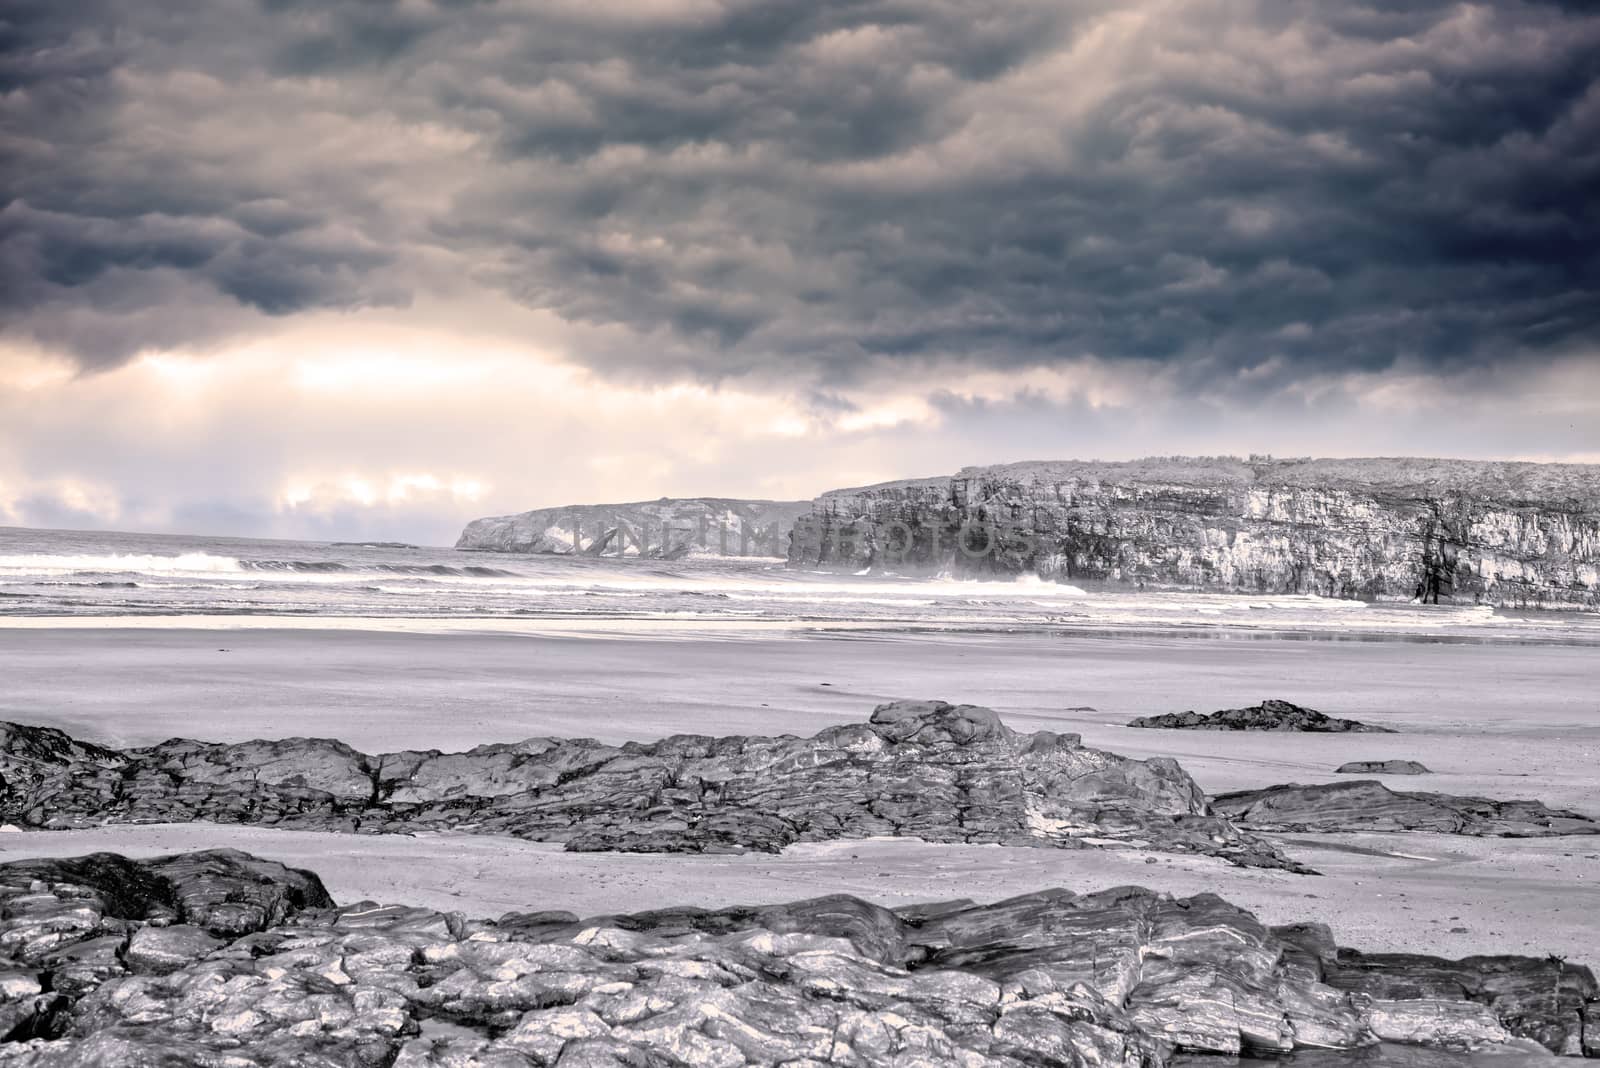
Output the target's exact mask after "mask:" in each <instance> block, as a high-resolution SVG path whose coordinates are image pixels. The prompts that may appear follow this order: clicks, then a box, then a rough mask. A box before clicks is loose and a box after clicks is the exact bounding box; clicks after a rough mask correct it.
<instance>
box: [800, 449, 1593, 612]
mask: <svg viewBox="0 0 1600 1068" xmlns="http://www.w3.org/2000/svg"><path fill="white" fill-rule="evenodd" d="M789 562H790V564H791V565H795V566H801V567H808V568H814V567H825V568H838V569H841V570H849V571H858V570H861V569H862V568H867V567H872V568H882V569H885V570H892V571H897V572H903V573H930V572H932V573H940V572H948V573H950V574H954V575H961V576H975V577H988V578H1006V577H1012V576H1016V575H1020V574H1037V575H1040V576H1043V577H1045V578H1049V579H1058V580H1060V581H1063V582H1071V583H1077V584H1092V583H1109V584H1113V585H1120V586H1134V587H1141V588H1143V587H1147V586H1148V587H1175V588H1185V589H1198V590H1216V591H1228V592H1244V593H1313V594H1318V595H1321V596H1325V597H1342V598H1358V599H1363V600H1401V601H1409V600H1413V599H1420V600H1424V601H1428V602H1449V601H1454V602H1457V603H1461V602H1465V603H1468V604H1472V603H1479V602H1481V603H1484V604H1492V605H1516V606H1524V605H1527V606H1534V605H1538V606H1552V607H1572V608H1597V607H1600V466H1597V465H1578V464H1528V463H1481V462H1474V461H1465V460H1412V459H1371V460H1273V459H1251V460H1249V461H1245V460H1239V459H1235V458H1230V457H1219V458H1209V459H1207V458H1201V459H1184V458H1172V459H1151V460H1136V461H1131V462H1127V463H1093V462H1087V463H1085V462H1063V463H1022V464H1008V465H1004V466H999V467H971V468H966V469H964V470H962V471H961V472H960V473H958V474H956V475H954V476H951V477H947V478H930V479H920V480H913V481H906V482H889V483H884V484H882V485H877V486H866V487H863V488H860V489H847V490H835V491H833V492H830V493H826V494H823V495H822V496H821V497H819V498H817V500H816V501H815V502H814V504H813V506H812V509H811V512H810V513H809V514H808V515H805V516H803V517H801V518H800V519H799V520H798V521H797V522H796V524H795V528H794V535H793V538H792V539H791V542H790V546H789Z"/></svg>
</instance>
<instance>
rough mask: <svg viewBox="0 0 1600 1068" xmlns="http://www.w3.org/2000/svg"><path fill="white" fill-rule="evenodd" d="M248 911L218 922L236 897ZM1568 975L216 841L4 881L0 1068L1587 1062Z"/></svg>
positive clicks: (998, 911)
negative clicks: (338, 858) (436, 908)
mask: <svg viewBox="0 0 1600 1068" xmlns="http://www.w3.org/2000/svg"><path fill="white" fill-rule="evenodd" d="M225 905H226V906H237V907H227V908H225V907H223V906H225ZM1596 995H1597V988H1596V985H1595V981H1594V977H1593V976H1592V975H1591V974H1590V972H1589V971H1588V969H1586V968H1582V967H1578V966H1575V965H1570V964H1566V963H1564V962H1561V961H1557V960H1540V959H1534V958H1527V957H1476V958H1469V959H1467V960H1462V961H1445V960H1441V959H1437V958H1431V957H1418V956H1405V955H1394V954H1390V955H1363V954H1359V953H1355V952H1353V951H1350V950H1343V949H1339V948H1337V947H1336V946H1335V944H1334V940H1333V937H1332V935H1331V934H1330V932H1329V931H1328V929H1327V928H1325V927H1322V926H1320V925H1316V924H1300V925H1295V926H1291V927H1278V928H1268V927H1266V926H1264V925H1262V924H1261V923H1260V922H1259V921H1258V920H1256V918H1255V917H1254V916H1253V915H1251V914H1250V913H1248V912H1246V911H1244V910H1242V909H1239V908H1236V907H1234V906H1232V905H1230V904H1228V903H1227V902H1226V901H1223V900H1222V899H1220V898H1218V897H1215V896H1214V895H1209V894H1203V895H1199V896H1196V897H1192V898H1188V899H1182V900H1175V899H1173V898H1171V897H1168V896H1165V895H1161V894H1157V893H1155V892H1152V891H1150V890H1145V889H1142V888H1138V887H1122V888H1118V889H1114V890H1106V891H1102V892H1099V893H1093V894H1085V895H1074V894H1072V893H1071V892H1069V891H1065V890H1047V891H1042V892H1039V893H1034V894H1028V895H1025V896H1022V897H1016V898H1012V899H1010V900H1007V901H1002V902H998V903H994V904H989V905H975V904H973V903H971V902H968V901H955V902H945V903H940V904H930V905H915V906H908V907H903V908H899V909H893V910H891V909H885V908H882V907H879V906H877V905H873V904H870V903H868V902H865V901H862V900H859V899H857V898H853V897H847V896H835V897H826V898H818V899H814V900H809V901H798V902H794V903H791V904H787V905H775V906H763V907H750V908H726V909H717V910H702V909H693V908H670V909H662V910H658V911H654V912H648V913H639V914H634V915H629V916H602V917H593V918H589V919H583V920H580V919H578V918H577V917H575V916H572V915H570V914H563V913H551V912H543V913H513V914H510V915H507V916H505V917H502V918H501V919H500V920H499V921H498V922H488V921H478V920H468V919H465V918H464V917H462V916H461V915H459V914H456V913H438V912H431V911H428V910H424V909H415V908H407V907H403V906H394V905H389V906H385V905H375V904H373V903H370V902H362V903H359V904H354V905H349V906H345V907H336V906H334V905H333V903H332V902H331V901H329V900H328V898H327V895H326V893H325V892H323V890H322V888H321V884H320V883H319V882H318V881H317V879H316V877H315V876H314V875H311V874H310V873H308V872H303V871H296V870H294V869H290V868H286V867H284V866H282V865H279V864H276V863H273V862H271V861H265V860H260V859H258V858H255V857H251V856H249V855H247V854H243V853H238V852H235V851H229V850H217V851H210V852H206V853H193V854H185V855H180V856H174V857H166V858H161V859H157V860H152V861H144V862H133V861H128V860H125V859H124V858H122V857H118V856H115V855H111V854H96V855H94V856H90V857H83V858H78V859H76V860H70V861H48V860H47V861H30V862H27V863H16V864H5V865H0V1011H3V1012H4V1019H5V1028H6V1030H5V1034H4V1038H5V1041H0V1063H4V1064H16V1065H29V1066H41V1068H42V1066H51V1068H54V1066H78V1065H85V1064H104V1065H119V1066H124V1065H125V1066H134V1068H139V1066H151V1068H153V1066H157V1065H160V1066H165V1068H187V1066H224V1065H226V1066H230V1068H253V1066H263V1068H265V1066H284V1068H287V1066H291V1065H293V1066H300V1068H306V1066H319V1068H320V1066H329V1068H331V1066H336V1065H337V1066H352V1065H354V1066H368V1065H370V1066H383V1065H395V1066H397V1068H445V1066H452V1068H464V1066H468V1065H474V1066H497V1068H534V1066H548V1065H560V1066H564V1068H580V1066H598V1065H611V1066H620V1065H649V1066H673V1065H694V1066H702V1065H703V1066H712V1065H718V1066H728V1068H734V1066H740V1065H779V1064H784V1065H804V1064H821V1063H833V1064H841V1065H859V1066H863V1068H865V1066H870V1065H885V1064H887V1065H905V1066H910V1065H930V1064H941V1065H943V1064H954V1065H968V1066H971V1068H980V1066H985V1065H999V1066H1019V1068H1020V1066H1022V1065H1032V1066H1041V1065H1070V1066H1077V1065H1086V1064H1093V1065H1116V1066H1124V1068H1162V1066H1163V1065H1166V1064H1167V1063H1168V1062H1169V1061H1170V1059H1171V1058H1172V1057H1173V1056H1174V1055H1175V1054H1176V1053H1178V1052H1180V1051H1184V1050H1193V1051H1209V1052H1217V1053H1240V1052H1244V1053H1272V1052H1282V1051H1288V1050H1294V1049H1333V1050H1341V1049H1357V1048H1362V1047H1365V1046H1369V1045H1371V1044H1372V1043H1374V1042H1375V1041H1378V1040H1379V1039H1383V1040H1387V1041H1391V1042H1403V1043H1416V1044H1420V1045H1426V1046H1431V1047H1436V1048H1448V1049H1475V1048H1479V1047H1485V1046H1498V1045H1502V1044H1505V1043H1515V1042H1519V1041H1520V1042H1522V1043H1524V1044H1525V1045H1526V1044H1532V1043H1537V1044H1539V1045H1542V1046H1544V1047H1545V1048H1547V1049H1549V1050H1552V1051H1556V1052H1563V1053H1580V1052H1589V1053H1592V1054H1593V1053H1600V1012H1597V1009H1596V1003H1595V998H1596Z"/></svg>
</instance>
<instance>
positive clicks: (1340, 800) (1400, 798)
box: [1211, 779, 1600, 838]
mask: <svg viewBox="0 0 1600 1068" xmlns="http://www.w3.org/2000/svg"><path fill="white" fill-rule="evenodd" d="M1211 807H1212V810H1213V811H1214V812H1217V813H1220V814H1222V815H1226V816H1228V817H1230V818H1231V819H1233V821H1234V822H1235V823H1237V824H1239V825H1240V826H1241V827H1249V828H1251V829H1253V830H1258V831H1437V832H1439V833H1442V834H1469V835H1476V836H1478V837H1485V838H1545V837H1549V836H1552V835H1562V834H1600V822H1597V821H1595V820H1592V819H1590V818H1589V817H1588V816H1584V815H1582V814H1580V813H1577V812H1566V811H1563V810H1561V809H1553V808H1546V807H1545V806H1544V804H1542V803H1541V802H1538V801H1493V800H1490V799H1489V798H1487V797H1456V796H1453V795H1451V794H1428V793H1406V792H1402V791H1399V790H1391V789H1389V788H1388V787H1387V786H1385V785H1383V783H1381V782H1378V781H1377V780H1376V779H1361V780H1359V781H1356V782H1333V783H1326V784H1323V785H1320V786H1300V785H1297V784H1291V785H1288V786H1269V787H1267V788H1266V789H1264V790H1243V791H1240V792H1238V793H1231V794H1222V795H1221V796H1219V797H1214V798H1212V799H1211Z"/></svg>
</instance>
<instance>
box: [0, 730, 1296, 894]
mask: <svg viewBox="0 0 1600 1068" xmlns="http://www.w3.org/2000/svg"><path fill="white" fill-rule="evenodd" d="M0 819H4V820H5V821H7V822H10V823H12V824H15V825H18V826H21V827H27V828H50V829H69V828H74V827H84V826H91V825H100V824H103V823H106V822H112V823H126V822H147V823H149V822H190V821H194V820H208V821H212V822H217V823H248V824H262V825H270V826H278V827H290V828H299V829H307V830H328V831H359V832H363V833H381V832H391V831H392V832H408V831H418V830H455V831H464V832H476V833H482V834H506V835H513V836H515V837H518V838H524V839H530V840H533V841H543V842H562V843H565V844H566V847H567V848H568V849H571V850H619V851H629V852H696V853H698V852H718V851H727V852H738V851H743V850H763V851H768V852H776V851H779V850H781V849H782V848H783V847H785V846H787V845H791V844H793V843H795V842H815V841H826V840H830V839H838V838H863V837H870V836H876V835H895V836H907V837H917V838H921V839H924V840H926V841H930V842H966V843H999V844H1006V845H1032V846H1053V847H1060V848H1076V847H1082V846H1087V845H1126V846H1137V847H1142V848H1149V849H1154V850H1160V851H1165V852H1172V853H1199V854H1206V855H1211V856H1218V857H1222V858H1225V859H1227V860H1229V861H1231V862H1233V863H1235V864H1239V865H1244V866H1257V867H1271V868H1285V869H1289V870H1295V871H1304V870H1306V869H1304V868H1303V867H1301V866H1300V865H1298V864H1296V863H1295V862H1294V861H1292V860H1290V859H1288V858H1286V857H1285V856H1284V855H1283V854H1282V853H1281V852H1280V851H1279V850H1278V848H1277V847H1276V846H1275V845H1273V844H1271V843H1269V842H1266V841H1264V840H1262V839H1261V838H1258V837H1256V836H1255V835H1252V834H1248V833H1245V832H1241V831H1240V830H1239V829H1237V828H1236V827H1234V826H1233V825H1232V824H1230V823H1229V822H1228V821H1227V820H1225V819H1221V818H1218V817H1216V816H1214V815H1212V814H1211V813H1210V811H1209V809H1208V807H1207V804H1206V800H1205V797H1204V796H1203V795H1202V793H1201V791H1200V789H1199V787H1198V786H1196V785H1195V782H1194V780H1193V779H1191V778H1190V777H1189V775H1188V773H1187V772H1185V771H1184V770H1183V768H1182V767H1180V766H1179V765H1178V763H1177V762H1176V761H1174V760H1171V759H1168V758H1162V757H1156V758H1152V759H1149V760H1133V759H1130V758H1127V757H1122V756H1118V755H1117V754H1115V753H1108V752H1105V751H1103V750H1099V749H1091V748H1089V747H1086V746H1084V745H1083V744H1081V742H1080V740H1079V738H1078V736H1077V735H1075V734H1054V733H1051V732H1048V731H1040V732H1038V733H1035V734H1019V733H1017V732H1015V731H1012V730H1011V729H1010V728H1008V727H1006V726H1005V725H1004V724H1003V723H1001V721H1000V718H999V716H997V715H996V714H995V713H994V712H993V711H991V710H989V709H987V708H979V707H977V706H974V705H951V704H948V703H946V702H943V701H897V702H893V703H890V704H886V705H882V706H880V707H878V708H877V709H876V710H875V711H874V712H873V713H872V717H871V720H870V721H869V722H867V723H864V724H853V725H848V726H840V727H832V728H829V729H827V730H824V731H822V732H820V733H818V734H816V735H814V736H812V737H810V738H799V737H795V736H793V735H783V736H778V737H761V736H750V737H746V736H733V737H726V738H711V737H706V736H702V735H676V736H673V737H670V738H666V739H663V740H662V741H659V742H653V743H650V744H639V743H628V744H626V745H622V746H610V745H603V744H601V743H599V742H597V741H593V740H591V739H570V738H532V739H529V740H527V741H523V742H517V743H514V744H497V745H484V746H479V747H478V748H476V749H473V750H470V751H469V752H465V753H440V752H438V751H436V750H430V751H408V752H399V753H383V754H376V755H372V754H366V753H361V752H358V751H356V750H354V749H352V748H351V747H349V746H348V745H345V744H344V743H342V742H338V741H331V740H327V739H317V738H288V739H282V740H277V741H254V742H241V743H236V744H216V743H208V742H197V741H191V740H188V739H174V740H172V741H167V742H163V743H161V744H160V745H156V746H151V747H148V748H143V749H128V750H112V749H106V748H103V747H100V746H96V745H90V744H88V743H84V742H81V741H78V740H76V739H74V738H71V737H69V736H68V735H66V734H64V733H62V732H61V731H58V730H53V729H50V728H42V727H29V726H23V725H20V724H14V723H13V724H0Z"/></svg>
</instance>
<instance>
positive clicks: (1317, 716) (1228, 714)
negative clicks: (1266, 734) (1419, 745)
mask: <svg viewBox="0 0 1600 1068" xmlns="http://www.w3.org/2000/svg"><path fill="white" fill-rule="evenodd" d="M1128 726H1130V727H1158V728H1162V729H1165V730H1186V731H1302V732H1307V733H1317V734H1323V733H1344V732H1349V731H1357V732H1368V733H1375V734H1393V733H1394V731H1392V730H1390V729H1389V728H1388V727H1374V726H1371V725H1370V724H1366V723H1362V722H1360V721H1358V720H1353V719H1338V718H1336V717H1334V716H1325V715H1323V714H1322V713H1321V712H1318V711H1317V710H1316V709H1314V708H1305V707H1304V706H1302V705H1297V704H1293V703H1292V702H1289V701H1279V700H1277V699H1275V698H1268V699H1267V700H1265V701H1262V702H1261V703H1260V704H1259V705H1252V706H1251V707H1249V708H1225V709H1223V710H1222V711H1220V712H1213V713H1211V714H1210V715H1209V716H1203V715H1201V714H1200V713H1198V712H1168V713H1166V714H1165V715H1160V716H1140V717H1139V718H1138V719H1135V720H1131V721H1130V722H1129V723H1128Z"/></svg>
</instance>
